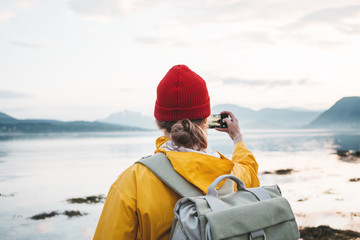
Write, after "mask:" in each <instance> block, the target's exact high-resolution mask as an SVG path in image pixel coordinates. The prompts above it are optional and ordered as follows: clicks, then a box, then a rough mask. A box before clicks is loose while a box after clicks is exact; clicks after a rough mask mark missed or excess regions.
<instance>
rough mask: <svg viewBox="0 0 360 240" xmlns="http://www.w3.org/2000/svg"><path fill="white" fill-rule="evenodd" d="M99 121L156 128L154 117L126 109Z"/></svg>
mask: <svg viewBox="0 0 360 240" xmlns="http://www.w3.org/2000/svg"><path fill="white" fill-rule="evenodd" d="M99 121H100V122H104V123H112V124H120V125H126V126H132V127H139V128H146V129H157V128H156V125H155V118H154V117H150V116H146V115H142V114H141V113H139V112H131V111H128V110H125V111H123V112H117V113H113V114H111V115H110V116H108V117H107V118H105V119H102V120H99Z"/></svg>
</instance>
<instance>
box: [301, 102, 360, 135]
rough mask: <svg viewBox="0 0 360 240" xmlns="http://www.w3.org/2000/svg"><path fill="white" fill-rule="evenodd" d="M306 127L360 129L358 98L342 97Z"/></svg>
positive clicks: (359, 104)
mask: <svg viewBox="0 0 360 240" xmlns="http://www.w3.org/2000/svg"><path fill="white" fill-rule="evenodd" d="M307 127H309V128H332V129H360V97H344V98H342V99H340V100H339V101H337V102H336V103H335V104H334V105H333V106H332V107H331V108H330V109H328V110H326V111H325V112H323V113H322V114H321V115H320V116H319V117H318V118H316V119H315V120H314V121H312V122H311V123H310V124H309V125H308V126H307Z"/></svg>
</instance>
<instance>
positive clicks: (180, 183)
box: [136, 153, 204, 197]
mask: <svg viewBox="0 0 360 240" xmlns="http://www.w3.org/2000/svg"><path fill="white" fill-rule="evenodd" d="M136 163H140V164H142V165H144V166H145V167H147V168H148V169H149V170H150V171H152V172H153V173H154V174H155V176H157V177H158V178H159V179H160V180H161V181H163V182H164V183H165V184H166V185H168V186H169V187H170V188H172V189H173V190H174V191H175V192H177V193H178V194H179V195H181V196H182V197H195V196H201V195H204V194H203V192H202V191H201V190H200V189H198V188H197V187H195V186H194V185H193V184H191V183H190V182H189V181H187V180H186V179H185V178H183V177H182V176H181V175H180V174H179V173H177V172H176V171H175V170H174V168H173V166H172V165H171V162H170V160H169V159H168V158H167V157H166V155H165V154H163V153H157V154H154V155H152V156H148V157H143V158H141V159H140V160H139V161H137V162H136Z"/></svg>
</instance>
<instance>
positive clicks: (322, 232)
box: [300, 225, 360, 240]
mask: <svg viewBox="0 0 360 240" xmlns="http://www.w3.org/2000/svg"><path fill="white" fill-rule="evenodd" d="M300 235H301V237H302V239H303V240H351V239H357V238H360V233H359V232H355V231H351V230H339V229H333V228H331V227H329V226H326V225H321V226H318V227H306V228H303V229H300Z"/></svg>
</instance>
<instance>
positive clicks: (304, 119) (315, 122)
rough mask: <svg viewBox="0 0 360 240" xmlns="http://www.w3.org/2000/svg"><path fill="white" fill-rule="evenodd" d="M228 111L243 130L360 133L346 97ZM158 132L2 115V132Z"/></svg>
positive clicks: (126, 122) (117, 123) (119, 123)
mask: <svg viewBox="0 0 360 240" xmlns="http://www.w3.org/2000/svg"><path fill="white" fill-rule="evenodd" d="M224 110H228V111H231V112H233V113H234V114H235V116H236V117H237V118H238V120H239V124H240V127H241V128H242V129H269V128H270V129H271V128H272V129H281V128H329V129H360V97H344V98H342V99H340V100H339V101H338V102H336V103H335V105H334V106H332V107H331V108H330V109H328V110H326V111H311V110H306V109H274V108H264V109H261V110H258V111H255V110H252V109H250V108H244V107H240V106H237V105H232V104H221V105H216V106H214V107H213V108H212V113H220V112H221V111H224ZM144 129H148V130H154V129H156V125H155V119H154V117H152V116H146V115H142V114H141V113H138V112H131V111H127V110H126V111H123V112H117V113H113V114H111V115H110V116H109V117H107V118H105V119H102V120H99V121H95V122H86V121H74V122H62V121H57V120H41V119H29V120H18V119H15V118H13V117H11V116H9V115H6V114H5V113H1V112H0V133H1V132H92V131H93V132H94V131H95V132H98V131H136V130H144Z"/></svg>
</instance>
